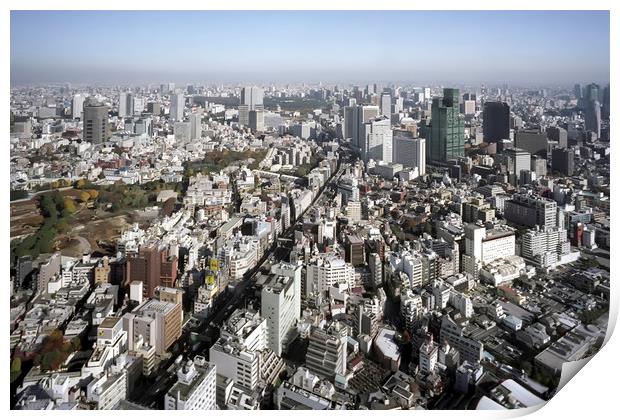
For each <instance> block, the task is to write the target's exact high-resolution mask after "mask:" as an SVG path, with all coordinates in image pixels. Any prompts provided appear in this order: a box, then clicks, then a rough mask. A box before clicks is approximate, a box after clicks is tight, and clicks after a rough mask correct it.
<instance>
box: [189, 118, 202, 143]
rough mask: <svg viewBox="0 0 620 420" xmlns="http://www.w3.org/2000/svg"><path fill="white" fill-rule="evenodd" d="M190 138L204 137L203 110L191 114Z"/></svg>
mask: <svg viewBox="0 0 620 420" xmlns="http://www.w3.org/2000/svg"><path fill="white" fill-rule="evenodd" d="M189 125H190V130H189V132H190V134H189V138H190V140H197V139H200V138H202V112H194V113H192V114H190V115H189Z"/></svg>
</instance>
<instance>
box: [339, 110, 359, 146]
mask: <svg viewBox="0 0 620 420" xmlns="http://www.w3.org/2000/svg"><path fill="white" fill-rule="evenodd" d="M359 112H360V107H358V106H356V105H354V106H345V107H344V124H343V125H342V136H343V137H344V139H345V140H346V139H351V144H352V145H353V146H356V147H357V143H356V141H357V139H358V129H359V124H358V120H359V116H358V114H359Z"/></svg>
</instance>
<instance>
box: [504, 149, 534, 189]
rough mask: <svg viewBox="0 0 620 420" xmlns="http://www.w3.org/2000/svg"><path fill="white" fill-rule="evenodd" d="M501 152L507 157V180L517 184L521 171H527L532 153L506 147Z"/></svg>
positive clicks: (530, 163)
mask: <svg viewBox="0 0 620 420" xmlns="http://www.w3.org/2000/svg"><path fill="white" fill-rule="evenodd" d="M503 154H504V155H505V156H506V158H507V161H508V162H507V163H508V171H509V181H510V182H511V183H512V184H513V185H516V184H517V180H518V179H519V177H520V174H521V171H529V170H530V168H531V166H532V162H531V161H532V155H531V154H530V153H528V152H526V151H525V150H521V149H507V150H504V152H503Z"/></svg>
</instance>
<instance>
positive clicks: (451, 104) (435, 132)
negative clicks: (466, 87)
mask: <svg viewBox="0 0 620 420" xmlns="http://www.w3.org/2000/svg"><path fill="white" fill-rule="evenodd" d="M464 145H465V128H464V122H463V118H462V117H461V115H460V114H459V90H458V89H451V88H445V89H444V91H443V98H433V103H432V107H431V140H430V142H429V144H428V145H427V149H426V150H427V154H428V158H429V160H431V161H436V162H445V161H447V160H448V159H453V158H456V157H460V156H463V155H464V153H465V149H464Z"/></svg>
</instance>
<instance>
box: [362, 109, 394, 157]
mask: <svg viewBox="0 0 620 420" xmlns="http://www.w3.org/2000/svg"><path fill="white" fill-rule="evenodd" d="M360 137H361V141H362V147H361V148H362V159H364V161H365V162H368V161H369V160H370V159H374V160H382V161H384V162H387V163H390V162H392V124H391V121H390V119H389V118H381V117H379V118H376V119H374V120H371V121H369V122H367V123H364V125H363V126H362V130H361V136H360Z"/></svg>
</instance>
